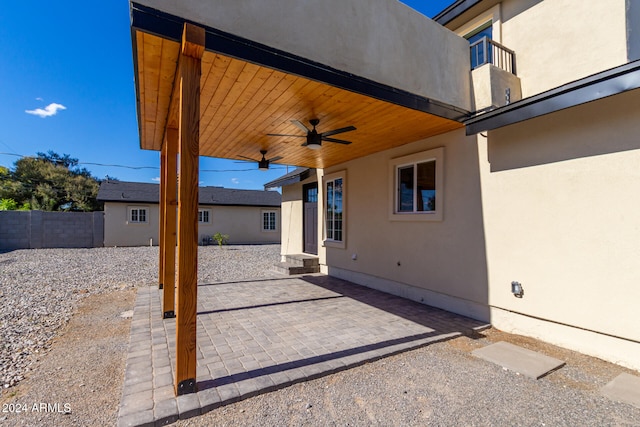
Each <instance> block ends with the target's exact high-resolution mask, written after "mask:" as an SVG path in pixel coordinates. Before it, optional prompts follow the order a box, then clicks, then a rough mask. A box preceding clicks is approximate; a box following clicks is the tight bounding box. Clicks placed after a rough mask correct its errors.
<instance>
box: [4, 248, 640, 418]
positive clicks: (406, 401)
mask: <svg viewBox="0 0 640 427" xmlns="http://www.w3.org/2000/svg"><path fill="white" fill-rule="evenodd" d="M157 256H158V251H157V248H148V247H145V248H117V249H113V248H101V249H87V250H84V249H69V250H65V249H53V250H25V251H13V252H8V253H4V254H0V322H1V323H0V336H1V337H9V339H3V341H2V344H1V346H2V353H1V356H0V357H2V359H1V360H0V361H1V365H0V366H1V367H2V375H3V376H2V379H3V380H4V381H7V379H8V382H7V384H9V383H11V380H13V381H14V383H15V381H16V380H17V379H19V378H21V377H25V379H24V380H22V381H20V382H19V383H17V384H15V385H13V386H11V387H8V388H6V389H5V390H4V391H3V392H2V395H1V396H0V404H2V405H3V408H2V409H4V408H5V404H6V405H11V404H12V405H14V408H15V405H18V404H19V405H27V406H28V410H27V412H26V413H21V414H18V413H15V412H10V411H7V412H4V413H2V412H0V425H12V426H13V425H30V426H65V427H68V426H77V425H86V426H93V425H115V423H116V416H117V407H118V404H119V401H120V397H121V393H122V383H123V378H122V376H123V370H124V361H125V358H126V351H127V343H128V338H129V336H128V335H129V327H130V319H127V318H126V314H125V316H124V317H123V316H122V315H123V314H124V313H126V311H128V310H131V309H132V308H133V300H134V294H135V289H134V288H135V287H136V286H146V285H155V283H156V277H157V272H156V268H157V261H156V259H157ZM278 260H279V246H277V245H270V246H236V247H233V246H230V247H226V248H223V249H222V250H220V249H219V248H217V247H206V248H201V250H200V252H199V261H198V262H199V281H200V282H207V283H211V282H215V281H219V280H224V281H232V280H240V279H249V278H257V277H264V273H265V271H268V270H269V268H270V267H271V265H273V264H274V263H275V262H277V261H278ZM45 297H46V298H45ZM69 319H71V320H70V321H69ZM497 341H508V342H512V343H514V344H516V345H520V346H522V347H525V348H529V349H531V350H534V351H539V352H542V353H544V354H547V355H549V356H552V357H556V358H559V359H562V360H565V361H566V362H567V366H565V367H564V368H562V369H560V370H558V371H556V372H553V373H551V374H549V375H548V376H546V377H544V378H542V379H540V380H538V381H535V380H531V379H529V378H526V377H523V376H520V375H517V374H515V373H513V372H510V371H506V370H504V369H502V368H500V367H497V366H494V365H492V364H490V363H488V362H484V361H482V360H480V359H477V358H475V357H473V356H472V355H471V351H472V350H474V349H476V348H479V347H481V346H485V345H487V344H490V343H491V342H497ZM621 372H629V373H631V374H635V375H638V374H639V373H638V372H633V371H629V370H627V369H624V368H621V367H619V366H616V365H613V364H610V363H607V362H604V361H602V360H599V359H595V358H592V357H588V356H584V355H581V354H579V353H576V352H572V351H569V350H565V349H562V348H558V347H555V346H552V345H549V344H545V343H542V342H540V341H537V340H533V339H529V338H525V337H520V336H517V335H511V334H505V333H502V332H500V331H497V330H495V329H490V330H487V331H483V332H482V333H481V334H478V336H475V337H460V338H456V339H454V340H450V341H446V342H441V343H437V344H433V345H430V346H427V347H424V348H421V349H417V350H413V351H410V352H406V353H403V354H399V355H396V356H392V357H389V358H385V359H382V360H379V361H376V362H373V363H368V364H365V365H363V366H360V367H357V368H353V369H349V370H347V371H343V372H340V373H337V374H333V375H329V376H326V377H323V378H319V379H317V380H313V381H308V382H305V383H300V384H295V385H293V386H290V387H287V388H284V389H281V390H277V391H274V392H271V393H267V394H263V395H260V396H256V397H254V398H251V399H247V400H244V401H241V402H237V403H234V404H231V405H227V406H225V407H222V408H218V409H216V410H214V411H212V412H209V413H207V414H205V415H202V416H200V417H196V418H192V419H189V420H181V421H179V422H178V423H176V424H175V425H177V426H180V427H185V426H194V427H200V426H212V425H215V426H247V425H249V426H274V425H275V426H285V425H290V426H338V425H340V426H361V425H379V426H424V425H429V426H459V425H468V426H502V425H522V426H543V425H553V426H640V408H635V407H633V406H631V405H627V404H623V403H618V402H613V401H610V400H608V399H606V398H604V397H602V396H600V394H599V389H600V388H601V387H602V386H603V385H604V384H606V383H607V382H608V381H610V380H611V379H613V378H614V377H615V376H616V375H618V374H619V373H621ZM7 373H10V374H9V375H7ZM34 403H38V404H40V403H49V404H53V405H55V404H57V405H58V406H56V407H54V408H51V407H50V408H48V409H49V410H47V411H44V412H42V411H35V412H34V411H33V406H32V405H33V404H34ZM65 404H68V407H69V409H70V411H67V413H65V408H66V406H65ZM6 407H7V408H9V407H8V406H6ZM51 409H55V410H51Z"/></svg>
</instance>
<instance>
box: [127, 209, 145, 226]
mask: <svg viewBox="0 0 640 427" xmlns="http://www.w3.org/2000/svg"><path fill="white" fill-rule="evenodd" d="M129 222H130V223H134V224H140V223H146V222H147V208H143V207H137V206H131V207H129Z"/></svg>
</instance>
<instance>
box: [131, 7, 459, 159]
mask: <svg viewBox="0 0 640 427" xmlns="http://www.w3.org/2000/svg"><path fill="white" fill-rule="evenodd" d="M131 16H132V38H133V49H134V66H135V81H136V95H137V104H138V125H139V132H140V146H141V148H143V149H149V150H160V149H161V147H162V142H163V139H164V137H165V131H166V128H176V127H177V125H176V122H177V115H178V111H177V110H178V108H177V102H176V100H175V98H176V96H175V95H174V89H175V84H174V81H175V74H176V69H177V64H178V56H179V51H180V40H181V35H182V29H183V25H184V23H185V22H190V23H193V22H192V21H189V20H187V19H184V18H181V17H178V16H175V15H171V14H168V13H166V12H163V11H159V10H155V9H152V8H150V7H148V6H144V5H141V4H138V3H132V10H131ZM423 18H424V17H423ZM424 19H425V20H426V18H424ZM429 24H430V25H435V24H432V23H429ZM196 25H198V26H200V27H203V28H204V29H205V46H204V49H205V51H204V55H203V56H202V75H201V79H200V87H201V89H200V99H201V100H200V147H199V149H200V152H199V154H200V155H202V156H211V157H219V158H229V159H242V158H241V157H240V156H245V157H249V158H256V159H259V157H260V155H259V151H260V150H267V151H268V154H267V157H268V158H270V157H274V156H281V157H282V160H280V161H279V162H278V163H282V164H290V165H296V166H304V167H310V168H326V167H329V166H332V165H335V164H338V163H342V162H345V161H348V160H351V159H355V158H358V157H362V156H365V155H368V154H371V153H375V152H378V151H382V150H386V149H389V148H392V147H395V146H399V145H403V144H406V143H409V142H413V141H416V140H420V139H424V138H427V137H430V136H434V135H437V134H440V133H444V132H448V131H450V130H453V129H456V128H461V127H463V124H462V123H461V120H463V119H464V118H466V117H468V114H469V113H468V111H467V110H465V109H464V108H459V107H456V106H453V105H449V104H446V103H444V102H440V101H436V100H434V99H430V98H428V97H425V96H423V95H420V94H415V93H412V92H409V91H406V90H402V89H398V88H396V87H392V86H389V85H386V84H382V83H379V82H376V81H373V80H370V79H368V78H365V77H360V76H356V75H354V74H351V73H349V72H345V71H341V70H337V69H335V68H332V67H330V66H326V65H323V64H320V63H317V62H314V61H312V60H309V59H305V58H302V57H300V56H297V55H294V54H291V53H288V52H284V51H282V50H278V49H275V48H272V47H269V46H265V45H262V44H260V43H256V42H253V41H250V40H247V39H244V38H242V37H239V36H237V35H232V34H230V33H227V32H224V31H221V30H218V29H215V28H211V27H207V26H204V25H202V24H196ZM444 54H446V53H443V55H444ZM442 73H443V74H446V73H447V70H442ZM312 118H318V119H320V124H319V126H318V131H319V132H323V131H327V130H332V129H336V128H341V127H345V126H349V125H353V126H355V127H356V128H357V130H355V131H352V132H349V133H345V134H344V135H340V137H341V139H346V140H349V141H352V144H351V145H341V144H335V143H324V144H323V145H322V149H321V150H310V149H308V148H306V147H301V143H303V142H304V141H305V140H304V138H293V137H289V138H286V137H273V136H267V134H269V133H278V134H294V135H298V134H301V131H300V129H298V128H297V127H296V126H295V125H293V124H292V123H291V120H292V119H296V120H300V121H302V122H303V123H305V124H307V126H308V120H309V119H312ZM309 127H310V126H309Z"/></svg>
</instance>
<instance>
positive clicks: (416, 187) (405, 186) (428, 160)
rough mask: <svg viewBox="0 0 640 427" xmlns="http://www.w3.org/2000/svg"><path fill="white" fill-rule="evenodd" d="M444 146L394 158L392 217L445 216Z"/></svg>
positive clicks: (431, 219)
mask: <svg viewBox="0 0 640 427" xmlns="http://www.w3.org/2000/svg"><path fill="white" fill-rule="evenodd" d="M443 153H444V149H443V148H437V149H434V150H429V151H424V152H422V153H417V154H412V155H409V156H404V157H400V158H397V159H393V160H392V161H391V171H390V172H391V174H392V177H393V179H392V180H391V182H392V183H393V184H392V187H391V190H390V191H391V193H392V197H391V200H393V208H392V210H391V218H390V219H391V220H398V221H403V220H404V221H407V220H408V221H416V220H417V221H420V220H426V221H433V220H435V221H440V220H442V198H443V194H442V193H443V191H442V179H443V178H442V177H443V172H442V168H443Z"/></svg>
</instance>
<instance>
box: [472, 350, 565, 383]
mask: <svg viewBox="0 0 640 427" xmlns="http://www.w3.org/2000/svg"><path fill="white" fill-rule="evenodd" d="M473 355H474V356H477V357H479V358H481V359H484V360H487V361H489V362H492V363H495V364H497V365H500V366H502V367H503V368H507V369H509V370H512V371H515V372H518V373H520V374H522V375H524V376H526V377H529V378H533V379H534V380H537V379H539V378H541V377H543V376H545V375H546V374H548V373H549V372H551V371H554V370H556V369H559V368H561V367H563V366H564V365H565V362H563V361H562V360H558V359H554V358H553V357H549V356H545V355H544V354H540V353H537V352H535V351H531V350H527V349H526V348H522V347H518V346H517V345H513V344H510V343H508V342H503V341H500V342H497V343H495V344H491V345H488V346H486V347H483V348H480V349H478V350H474V351H473Z"/></svg>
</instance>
